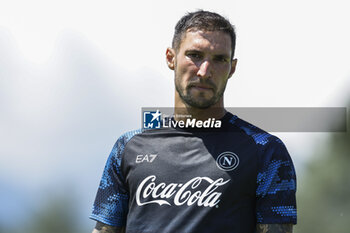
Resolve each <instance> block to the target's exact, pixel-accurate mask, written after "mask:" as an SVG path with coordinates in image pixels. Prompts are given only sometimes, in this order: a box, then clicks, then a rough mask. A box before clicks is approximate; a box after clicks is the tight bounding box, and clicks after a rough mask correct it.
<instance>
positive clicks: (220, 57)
mask: <svg viewBox="0 0 350 233" xmlns="http://www.w3.org/2000/svg"><path fill="white" fill-rule="evenodd" d="M214 61H217V62H228V59H227V58H226V57H225V56H216V57H214Z"/></svg>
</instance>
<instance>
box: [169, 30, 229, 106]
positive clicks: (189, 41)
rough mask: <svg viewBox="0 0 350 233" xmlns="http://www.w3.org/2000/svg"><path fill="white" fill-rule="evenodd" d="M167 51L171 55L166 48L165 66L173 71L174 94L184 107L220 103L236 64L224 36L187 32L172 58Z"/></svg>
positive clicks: (215, 32)
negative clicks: (166, 61)
mask: <svg viewBox="0 0 350 233" xmlns="http://www.w3.org/2000/svg"><path fill="white" fill-rule="evenodd" d="M171 52H173V53H175V51H174V50H169V49H168V51H167V60H168V65H169V68H171V69H174V71H175V87H176V91H177V94H178V95H179V96H180V98H181V100H182V102H183V103H184V104H186V105H189V106H192V107H195V108H201V109H204V108H208V107H210V106H213V105H215V104H217V103H218V102H219V101H223V99H222V96H223V93H224V91H225V87H226V83H227V80H228V79H229V78H230V77H231V75H232V74H233V72H234V70H235V65H236V60H233V61H232V60H231V53H232V50H231V38H230V36H229V35H228V34H227V33H225V32H221V31H187V32H186V34H185V36H184V38H183V39H182V42H181V44H180V48H179V49H178V51H177V52H176V53H175V54H173V57H171V56H169V53H171ZM170 55H171V54H170Z"/></svg>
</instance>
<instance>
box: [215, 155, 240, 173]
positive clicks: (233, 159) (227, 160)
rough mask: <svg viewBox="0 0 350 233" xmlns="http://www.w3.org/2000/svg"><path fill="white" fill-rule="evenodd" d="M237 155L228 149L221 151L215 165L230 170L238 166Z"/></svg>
mask: <svg viewBox="0 0 350 233" xmlns="http://www.w3.org/2000/svg"><path fill="white" fill-rule="evenodd" d="M238 164H239V158H238V156H237V155H236V154H235V153H233V152H230V151H226V152H223V153H221V154H220V155H219V156H218V157H217V159H216V165H217V166H218V168H220V169H221V170H223V171H232V170H234V169H235V168H237V167H238Z"/></svg>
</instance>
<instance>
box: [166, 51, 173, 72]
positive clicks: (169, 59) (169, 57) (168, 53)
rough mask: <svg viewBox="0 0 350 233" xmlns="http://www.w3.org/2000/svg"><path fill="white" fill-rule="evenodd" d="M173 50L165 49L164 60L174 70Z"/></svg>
mask: <svg viewBox="0 0 350 233" xmlns="http://www.w3.org/2000/svg"><path fill="white" fill-rule="evenodd" d="M175 55H176V53H175V50H174V49H173V48H167V50H166V54H165V57H166V62H167V64H168V67H169V69H171V70H174V68H175Z"/></svg>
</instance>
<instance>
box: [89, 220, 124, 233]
mask: <svg viewBox="0 0 350 233" xmlns="http://www.w3.org/2000/svg"><path fill="white" fill-rule="evenodd" d="M124 232H125V228H124V227H114V226H110V225H107V224H104V223H102V222H97V223H96V226H95V229H94V230H93V231H92V233H124Z"/></svg>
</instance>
